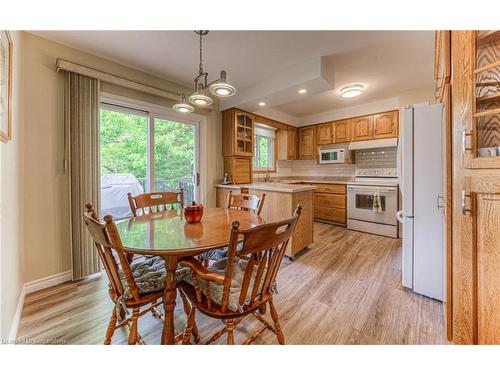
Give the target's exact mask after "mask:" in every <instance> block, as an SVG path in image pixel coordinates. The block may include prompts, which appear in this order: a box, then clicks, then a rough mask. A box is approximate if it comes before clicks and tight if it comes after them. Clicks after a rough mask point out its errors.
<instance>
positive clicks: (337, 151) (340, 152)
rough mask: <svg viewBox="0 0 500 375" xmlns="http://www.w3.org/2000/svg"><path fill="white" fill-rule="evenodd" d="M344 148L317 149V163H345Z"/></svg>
mask: <svg viewBox="0 0 500 375" xmlns="http://www.w3.org/2000/svg"><path fill="white" fill-rule="evenodd" d="M345 153H346V150H345V149H344V148H328V149H323V150H319V163H320V164H334V163H345Z"/></svg>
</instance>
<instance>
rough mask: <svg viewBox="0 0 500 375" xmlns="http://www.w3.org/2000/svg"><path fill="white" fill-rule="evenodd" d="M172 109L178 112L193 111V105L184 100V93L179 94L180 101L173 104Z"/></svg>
mask: <svg viewBox="0 0 500 375" xmlns="http://www.w3.org/2000/svg"><path fill="white" fill-rule="evenodd" d="M172 108H173V110H174V111H176V112H180V113H189V112H194V107H193V106H192V105H191V104H189V103H187V102H186V95H184V94H181V101H180V102H179V103H177V104H174V105H173V107H172Z"/></svg>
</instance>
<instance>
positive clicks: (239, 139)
mask: <svg viewBox="0 0 500 375" xmlns="http://www.w3.org/2000/svg"><path fill="white" fill-rule="evenodd" d="M253 128H254V120H253V116H252V115H250V114H248V113H245V112H238V111H236V113H235V127H234V131H235V133H236V134H235V149H234V155H236V156H252V155H253V130H254V129H253Z"/></svg>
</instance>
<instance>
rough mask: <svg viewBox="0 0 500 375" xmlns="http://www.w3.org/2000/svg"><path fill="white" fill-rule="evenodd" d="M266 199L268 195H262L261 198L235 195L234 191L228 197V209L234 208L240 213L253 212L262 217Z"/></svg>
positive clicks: (241, 194) (242, 194) (243, 194)
mask: <svg viewBox="0 0 500 375" xmlns="http://www.w3.org/2000/svg"><path fill="white" fill-rule="evenodd" d="M265 199H266V193H262V195H261V196H260V197H259V196H258V195H252V194H245V193H240V194H233V191H232V190H229V193H228V195H227V208H232V209H235V210H240V211H251V212H253V213H255V214H257V215H260V213H261V211H262V207H264V201H265Z"/></svg>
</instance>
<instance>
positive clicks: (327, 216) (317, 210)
mask: <svg viewBox="0 0 500 375" xmlns="http://www.w3.org/2000/svg"><path fill="white" fill-rule="evenodd" d="M345 217H346V215H345V208H331V207H323V206H314V218H315V219H320V220H327V221H335V222H337V223H342V224H345V222H346V219H345Z"/></svg>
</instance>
